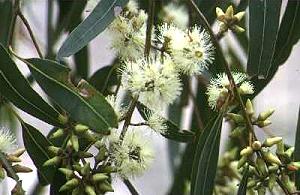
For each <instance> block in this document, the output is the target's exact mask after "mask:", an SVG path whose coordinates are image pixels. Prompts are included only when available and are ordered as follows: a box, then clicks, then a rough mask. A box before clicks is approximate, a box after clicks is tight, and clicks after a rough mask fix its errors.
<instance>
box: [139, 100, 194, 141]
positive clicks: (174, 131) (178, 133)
mask: <svg viewBox="0 0 300 195" xmlns="http://www.w3.org/2000/svg"><path fill="white" fill-rule="evenodd" d="M137 108H138V111H139V112H140V114H141V116H142V117H143V118H144V119H145V120H146V119H147V113H150V112H151V110H150V109H149V108H147V107H146V106H145V105H143V104H141V103H138V105H137ZM165 121H166V122H165V124H166V126H167V131H166V132H165V133H162V134H161V135H162V136H164V137H165V138H167V139H171V140H174V141H178V142H192V141H193V140H194V138H195V135H194V133H193V132H191V131H186V130H180V129H179V127H178V126H177V125H176V124H174V123H173V122H172V121H170V120H167V119H165Z"/></svg>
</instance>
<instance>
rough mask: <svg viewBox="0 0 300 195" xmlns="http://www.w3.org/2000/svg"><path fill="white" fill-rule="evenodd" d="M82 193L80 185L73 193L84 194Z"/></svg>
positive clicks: (75, 194)
mask: <svg viewBox="0 0 300 195" xmlns="http://www.w3.org/2000/svg"><path fill="white" fill-rule="evenodd" d="M82 194H83V191H82V190H81V189H80V187H77V188H75V189H74V190H73V191H72V195H82Z"/></svg>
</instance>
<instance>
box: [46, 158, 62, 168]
mask: <svg viewBox="0 0 300 195" xmlns="http://www.w3.org/2000/svg"><path fill="white" fill-rule="evenodd" d="M61 160H62V158H61V157H59V156H55V157H53V158H51V159H49V160H47V161H46V162H45V163H44V164H43V166H45V167H46V166H52V165H58V164H59V163H60V162H61Z"/></svg>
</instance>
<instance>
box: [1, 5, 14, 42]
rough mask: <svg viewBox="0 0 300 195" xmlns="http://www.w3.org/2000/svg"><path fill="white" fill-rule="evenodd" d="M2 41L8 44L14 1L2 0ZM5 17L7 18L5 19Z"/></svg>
mask: <svg viewBox="0 0 300 195" xmlns="http://www.w3.org/2000/svg"><path fill="white" fill-rule="evenodd" d="M0 17H1V18H3V19H2V20H0V26H1V28H0V43H1V44H3V45H7V43H8V35H9V28H10V23H11V20H12V19H13V1H0ZM4 18H5V19H4Z"/></svg>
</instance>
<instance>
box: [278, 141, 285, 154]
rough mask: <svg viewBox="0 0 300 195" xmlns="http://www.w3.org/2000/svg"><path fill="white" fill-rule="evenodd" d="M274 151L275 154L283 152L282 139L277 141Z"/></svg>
mask: <svg viewBox="0 0 300 195" xmlns="http://www.w3.org/2000/svg"><path fill="white" fill-rule="evenodd" d="M276 153H277V154H283V153H284V144H283V142H282V141H281V142H278V143H277V149H276Z"/></svg>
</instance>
